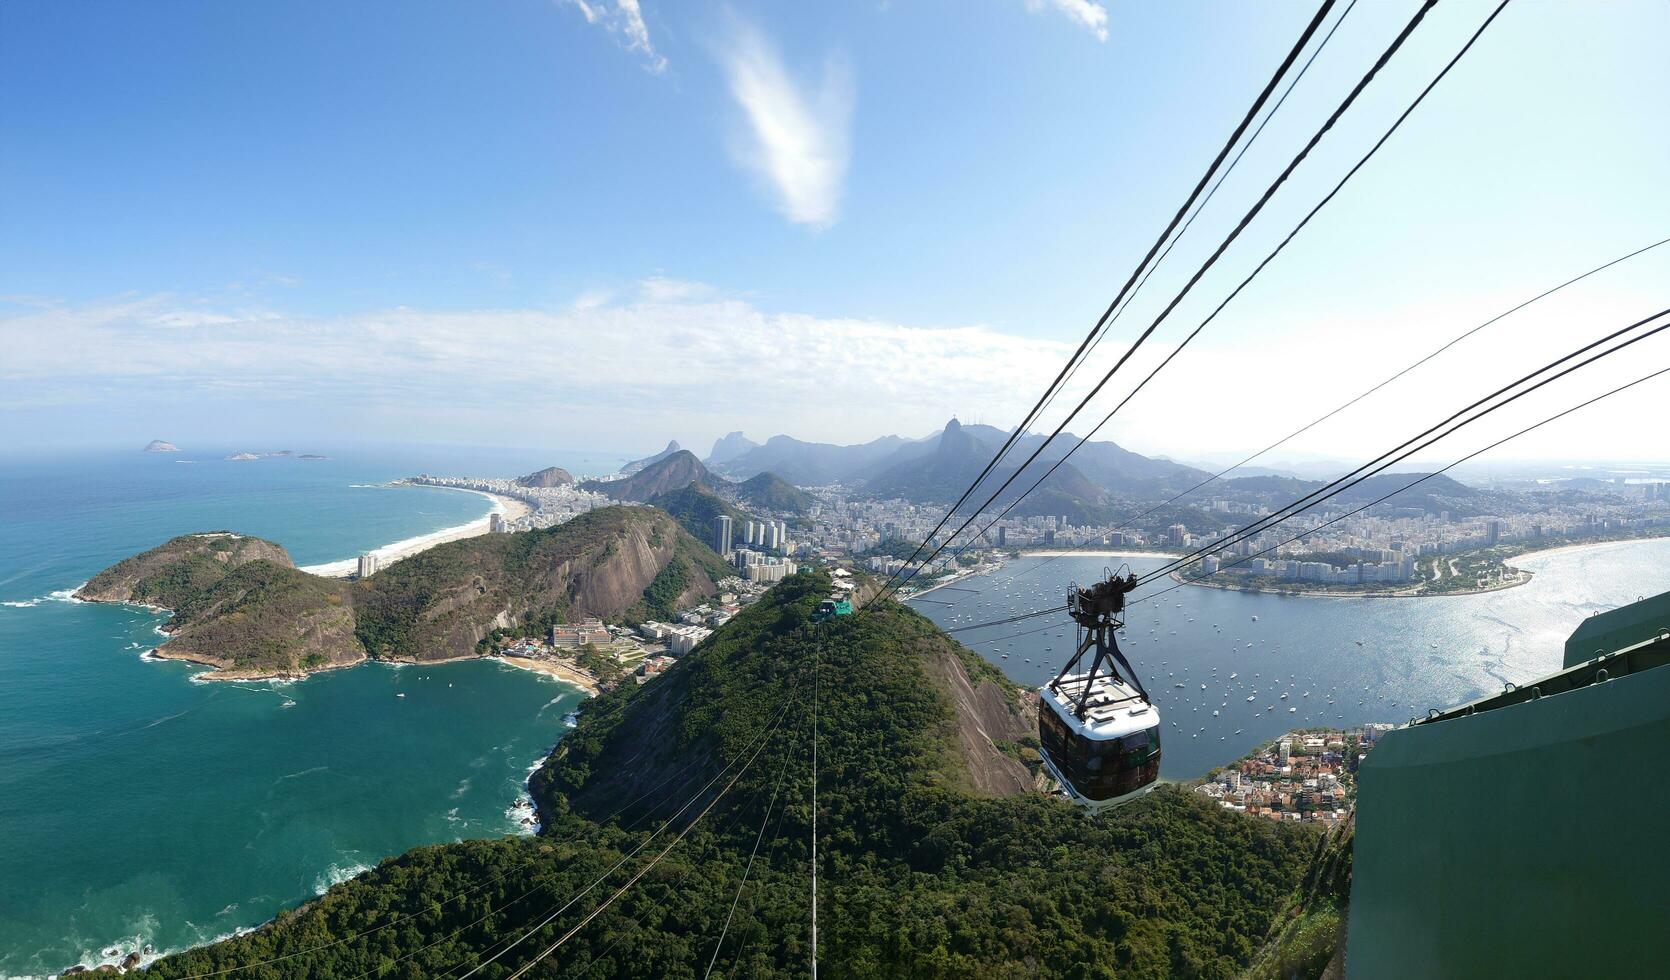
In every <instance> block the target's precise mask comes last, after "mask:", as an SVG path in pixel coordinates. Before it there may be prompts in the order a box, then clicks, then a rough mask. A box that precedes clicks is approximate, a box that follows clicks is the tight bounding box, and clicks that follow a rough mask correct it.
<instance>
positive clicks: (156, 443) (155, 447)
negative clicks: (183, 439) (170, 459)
mask: <svg viewBox="0 0 1670 980" xmlns="http://www.w3.org/2000/svg"><path fill="white" fill-rule="evenodd" d="M145 451H146V452H148V453H177V452H179V451H180V447H179V446H176V445H174V444H173V443H171V442H166V441H164V440H162V439H152V440H151V441H150V442H148V443H146V444H145Z"/></svg>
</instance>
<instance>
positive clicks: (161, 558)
mask: <svg viewBox="0 0 1670 980" xmlns="http://www.w3.org/2000/svg"><path fill="white" fill-rule="evenodd" d="M251 561H266V562H269V563H271V564H274V565H281V566H284V567H286V568H294V567H295V562H293V561H291V560H290V553H289V552H287V551H285V550H284V548H283V547H282V546H280V545H277V544H274V543H273V542H271V541H265V540H263V539H261V538H252V537H249V536H247V535H242V534H233V533H232V532H230V531H205V532H203V533H201V534H182V535H180V536H179V537H177V538H172V539H170V540H168V541H166V542H164V543H163V544H160V545H158V546H157V547H155V548H152V549H151V550H149V551H146V552H142V553H140V554H137V555H134V556H133V557H132V558H125V559H123V560H122V561H119V562H117V563H116V564H114V565H112V566H110V567H109V568H107V569H105V570H104V571H102V572H100V573H98V574H97V575H95V576H93V577H92V578H91V579H90V580H88V582H87V584H86V585H83V586H82V587H81V588H80V589H78V590H76V593H75V594H76V598H78V599H85V600H87V601H88V602H135V603H140V604H142V605H148V606H161V607H163V608H165V609H175V610H177V609H180V608H181V607H182V606H185V605H188V604H190V603H193V602H196V601H198V600H200V599H201V598H202V597H203V595H204V593H206V592H207V591H208V590H209V589H211V588H213V587H214V586H215V585H216V584H217V583H218V582H220V580H221V579H223V578H225V577H226V574H227V573H228V572H230V571H231V570H232V569H234V568H237V567H238V566H239V565H242V564H244V563H245V562H251Z"/></svg>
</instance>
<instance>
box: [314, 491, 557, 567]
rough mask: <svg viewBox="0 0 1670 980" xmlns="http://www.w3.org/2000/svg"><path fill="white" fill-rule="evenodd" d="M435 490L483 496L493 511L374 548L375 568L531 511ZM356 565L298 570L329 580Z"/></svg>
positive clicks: (351, 561)
mask: <svg viewBox="0 0 1670 980" xmlns="http://www.w3.org/2000/svg"><path fill="white" fill-rule="evenodd" d="M437 489H442V490H457V491H458V492H460V493H473V494H475V495H477V496H480V497H486V498H487V499H488V500H490V501H492V502H493V509H492V510H490V511H488V512H487V513H486V514H483V515H482V516H481V517H479V518H477V519H476V520H473V521H471V522H469V523H468V524H459V525H457V526H456V527H446V528H442V529H440V530H439V531H431V532H430V533H428V534H420V535H418V536H416V537H412V538H406V539H405V540H403V541H396V542H394V543H393V544H386V545H383V546H382V547H381V548H376V549H374V550H372V551H371V552H370V553H371V554H372V555H375V556H376V558H377V567H379V568H387V567H388V566H389V565H391V564H393V563H395V562H397V561H399V560H401V559H402V558H410V557H412V556H413V555H415V554H418V553H419V552H423V551H428V550H429V549H430V548H433V547H435V546H436V545H438V544H445V543H446V542H448V541H458V540H462V539H463V538H473V537H475V536H476V535H478V534H486V533H487V532H488V530H489V528H490V527H491V522H492V519H493V515H494V514H502V515H504V518H505V520H507V521H514V520H516V519H517V518H519V517H525V516H527V515H528V514H529V513H530V512H531V511H532V510H533V508H531V507H529V506H528V505H527V504H525V503H523V502H522V501H520V500H517V499H516V498H515V497H504V496H500V495H499V494H496V493H487V492H486V491H483V490H466V489H464V488H463V487H439V488H437ZM358 563H359V557H358V556H355V557H353V558H343V559H341V560H338V561H327V562H321V563H320V564H317V565H305V566H303V567H302V571H304V572H309V573H312V574H314V575H324V576H326V577H329V578H347V577H348V576H350V575H352V574H354V571H355V569H356V568H357V567H358Z"/></svg>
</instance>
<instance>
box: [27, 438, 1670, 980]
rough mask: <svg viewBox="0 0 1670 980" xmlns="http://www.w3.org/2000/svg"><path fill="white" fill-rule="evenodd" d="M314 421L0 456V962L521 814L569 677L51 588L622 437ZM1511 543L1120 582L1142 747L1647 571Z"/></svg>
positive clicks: (1448, 646) (172, 917) (201, 935)
mask: <svg viewBox="0 0 1670 980" xmlns="http://www.w3.org/2000/svg"><path fill="white" fill-rule="evenodd" d="M300 448H303V449H313V448H314V447H300ZM324 451H325V452H327V453H328V454H329V455H330V456H331V457H332V458H331V459H329V460H324V461H316V462H305V461H301V460H295V459H263V460H259V461H255V462H230V461H225V460H223V459H222V457H223V456H224V455H226V454H227V452H228V450H226V449H220V450H215V451H212V452H210V451H204V452H200V453H190V452H188V453H185V454H182V458H187V459H194V460H196V462H193V463H190V464H185V463H178V462H175V461H174V459H175V457H169V456H147V455H145V454H142V453H137V452H119V453H106V454H96V455H82V456H62V457H57V458H48V459H30V460H20V459H15V458H10V459H8V458H0V977H7V976H39V975H45V974H49V973H55V972H57V971H59V970H62V969H64V968H65V967H67V966H70V965H72V964H75V963H83V964H87V965H92V964H95V963H98V962H101V961H108V959H109V958H108V957H105V956H103V955H102V954H103V952H104V951H105V950H107V949H117V950H119V951H120V952H122V953H125V952H127V951H128V950H130V949H133V948H136V947H141V946H145V945H150V946H152V947H153V948H155V949H156V950H159V951H161V950H172V949H179V948H182V947H185V946H189V945H194V944H197V943H201V942H206V941H208V940H211V939H214V938H216V937H219V936H224V935H227V934H229V933H231V932H234V931H236V930H240V929H247V928H251V927H253V926H255V925H258V924H259V923H261V922H264V921H266V920H267V919H269V918H271V917H272V915H273V914H274V913H275V912H277V911H278V910H279V909H282V908H285V907H290V906H294V905H295V904H297V903H299V902H301V901H304V900H305V899H307V898H309V897H311V896H312V895H314V894H316V893H318V892H320V891H322V890H323V889H324V888H325V887H327V886H328V885H329V884H331V883H332V882H334V881H338V880H341V879H342V878H345V877H347V876H349V875H351V874H353V873H354V872H355V871H357V870H359V869H361V868H365V867H369V866H371V865H374V864H375V863H376V862H377V861H378V860H380V859H382V858H384V857H387V856H391V855H394V854H398V853H400V852H402V851H404V850H406V849H409V848H411V847H413V846H417V845H420V844H426V843H434V842H440V841H450V840H455V839H459V838H464V837H492V836H498V835H501V834H507V833H515V832H518V831H519V830H521V828H520V824H519V819H520V817H519V815H518V814H515V813H513V812H511V807H512V804H513V803H514V802H515V800H516V799H517V797H518V796H519V794H520V793H521V792H522V786H523V781H524V779H525V777H526V775H527V773H528V770H529V768H530V767H531V766H533V765H534V764H535V763H536V762H537V761H538V760H539V759H540V758H541V757H542V756H543V755H544V753H545V752H546V751H547V750H548V749H549V748H550V747H551V745H552V744H553V743H554V742H555V741H556V740H557V739H559V738H560V737H561V735H562V733H563V731H564V730H565V729H564V726H563V721H562V719H563V717H564V715H566V714H567V713H568V712H569V711H571V710H573V707H574V706H575V705H576V704H577V703H578V695H577V694H576V693H575V692H574V691H573V689H571V688H568V687H566V686H564V685H561V684H559V683H557V682H555V681H553V680H551V679H550V678H546V677H543V676H541V675H537V674H532V673H528V672H524V671H518V670H515V669H514V668H510V667H505V666H502V665H500V664H497V663H494V662H490V661H474V662H467V663H454V664H442V665H436V666H432V667H419V666H405V667H393V666H387V665H380V664H366V665H362V666H359V667H354V668H351V669H347V670H340V671H332V672H328V673H325V674H319V675H315V676H313V677H311V678H308V679H307V680H304V681H300V682H297V683H293V684H261V683H235V684H233V683H198V682H193V681H192V680H191V677H192V675H193V674H195V673H197V672H198V671H199V669H200V668H196V667H193V666H191V665H189V664H182V663H177V662H165V661H147V660H142V659H141V653H142V652H143V651H144V650H145V649H147V648H149V647H151V646H154V645H155V644H156V643H157V641H158V640H160V639H161V638H160V637H159V636H158V635H157V634H156V632H155V628H156V626H157V625H159V624H160V623H161V622H162V619H161V617H159V616H156V615H153V614H151V613H149V612H146V611H145V610H141V609H131V608H126V607H119V606H108V605H92V604H86V603H73V602H69V601H66V600H65V599H64V598H63V596H64V595H66V594H67V592H68V591H69V590H72V589H74V588H75V587H76V586H78V585H79V584H80V583H82V582H84V581H86V579H87V578H88V577H90V576H91V575H92V574H93V573H95V572H97V571H98V570H99V569H101V568H103V567H105V566H107V565H109V564H111V563H113V562H115V561H117V560H119V559H121V558H123V557H125V556H127V555H129V554H132V553H134V552H136V551H140V550H143V549H145V548H148V547H151V546H153V545H155V544H158V543H160V542H161V541H163V540H166V539H167V538H168V537H171V536H173V535H175V534H180V533H185V532H188V531H198V530H214V529H222V528H224V529H230V530H236V531H241V532H245V533H250V534H258V535H261V536H263V537H268V538H271V539H273V540H276V541H279V542H281V543H283V544H284V545H285V546H286V547H287V548H288V549H289V550H290V552H291V555H292V557H293V558H294V559H295V560H296V562H297V563H298V564H302V565H307V564H315V563H321V562H327V561H333V560H338V559H343V558H348V557H351V556H353V555H355V554H358V553H359V552H361V551H364V550H367V549H370V548H373V547H376V546H379V545H383V544H387V543H390V542H393V541H397V540H401V539H404V538H408V537H412V536H414V535H418V534H423V533H427V532H430V531H435V530H439V529H441V528H446V527H453V526H456V525H459V524H463V523H467V522H469V521H471V520H473V519H476V518H479V517H480V516H481V515H482V514H484V513H485V512H486V511H487V508H488V504H487V501H486V500H485V499H483V498H481V497H479V496H476V495H472V494H467V493H460V492H456V491H447V490H439V489H428V488H395V489H391V488H387V487H383V486H381V484H383V483H385V482H386V481H388V480H390V479H393V478H396V477H399V476H403V475H409V474H412V473H415V472H425V471H426V472H431V473H452V474H461V473H470V474H483V475H507V474H514V473H521V472H527V471H530V470H532V469H536V468H538V467H541V466H548V465H560V466H564V467H565V468H568V469H569V470H571V471H573V472H591V473H603V472H608V471H611V470H613V469H614V468H616V467H617V466H618V465H619V464H620V463H621V462H623V460H622V459H620V458H615V457H593V458H589V459H588V458H584V457H581V456H579V455H578V454H562V453H557V454H552V453H538V452H533V453H523V452H509V451H506V452H489V451H481V450H461V449H456V448H452V449H448V448H436V449H432V450H413V449H400V450H392V449H358V450H354V449H348V450H337V451H331V450H328V449H327V450H324ZM1120 561H1121V559H1107V558H1074V559H1062V560H1059V561H1056V562H1053V563H1051V564H1050V565H1049V566H1047V567H1046V568H1044V569H1043V570H1041V571H1040V572H1038V573H1037V574H1031V573H1030V572H1029V570H1030V569H1031V568H1034V567H1036V566H1037V565H1038V562H1039V559H1022V560H1019V561H1016V562H1011V563H1009V564H1008V565H1007V566H1005V567H1004V568H1003V569H1002V570H1000V571H998V572H996V573H993V574H991V575H986V576H979V577H976V578H973V579H970V580H967V581H965V582H963V583H960V584H959V590H956V591H954V590H942V591H939V592H935V593H933V594H931V595H929V596H927V597H926V598H925V599H923V600H921V601H919V602H918V603H917V608H918V609H920V610H921V611H922V612H924V613H925V614H927V615H929V616H930V617H931V618H933V619H935V620H936V621H938V622H940V623H942V624H943V625H946V626H958V625H964V624H967V623H970V622H977V621H980V620H984V619H990V618H997V617H1000V616H1005V615H1013V614H1015V613H1018V612H1024V611H1028V610H1031V609H1037V608H1040V607H1041V606H1043V605H1047V604H1049V603H1050V602H1052V601H1058V600H1059V598H1060V594H1061V590H1062V589H1063V588H1064V587H1065V583H1066V582H1067V581H1069V580H1074V579H1076V580H1078V581H1081V582H1083V581H1089V580H1091V579H1093V578H1095V577H1097V576H1098V575H1100V574H1101V572H1102V570H1103V567H1104V566H1106V565H1110V564H1111V565H1118V564H1119V563H1120ZM1130 561H1131V565H1132V566H1133V567H1135V568H1136V569H1137V570H1138V571H1141V570H1143V569H1145V568H1148V567H1152V565H1154V564H1155V563H1156V562H1155V560H1154V559H1152V558H1139V559H1131V560H1130ZM1522 563H1523V564H1524V565H1526V566H1527V567H1529V568H1532V569H1533V570H1535V571H1536V572H1537V573H1538V574H1537V576H1536V578H1535V579H1534V580H1533V581H1532V583H1531V584H1529V585H1526V586H1523V587H1520V588H1516V589H1510V590H1507V591H1504V592H1497V593H1490V594H1486V595H1478V596H1465V597H1454V598H1435V599H1417V600H1406V599H1323V598H1302V597H1299V598H1295V597H1281V596H1268V595H1255V594H1244V593H1234V592H1223V591H1218V590H1209V589H1200V588H1184V589H1178V590H1175V591H1173V592H1170V593H1167V594H1166V596H1165V598H1164V599H1163V600H1161V601H1157V602H1154V603H1150V604H1146V605H1138V606H1136V607H1134V608H1133V610H1132V615H1131V616H1130V617H1129V627H1128V629H1127V631H1126V649H1127V651H1128V653H1129V654H1130V655H1131V656H1132V659H1133V660H1134V661H1136V663H1137V665H1138V668H1139V669H1140V670H1141V671H1142V675H1143V678H1144V680H1145V681H1146V683H1147V685H1148V688H1149V690H1150V692H1151V693H1152V694H1154V696H1155V700H1156V703H1158V704H1159V706H1160V708H1161V710H1162V712H1163V713H1164V717H1165V720H1166V725H1165V729H1164V760H1165V761H1164V769H1163V771H1164V774H1165V775H1166V776H1167V777H1170V778H1176V779H1188V778H1192V777H1195V776H1198V775H1201V774H1202V773H1204V772H1205V771H1206V770H1207V769H1209V768H1211V767H1213V766H1217V765H1221V764H1223V763H1226V762H1229V761H1232V760H1233V759H1235V758H1237V757H1239V756H1240V755H1242V754H1244V753H1245V752H1246V751H1248V750H1249V749H1251V748H1252V747H1254V746H1255V745H1256V744H1258V743H1259V742H1261V741H1265V740H1267V739H1269V738H1272V737H1274V736H1276V735H1279V734H1281V733H1282V732H1284V731H1286V730H1288V729H1290V728H1292V727H1296V726H1301V725H1304V726H1311V725H1321V724H1360V723H1362V722H1365V721H1403V720H1406V719H1408V718H1409V717H1410V716H1411V715H1413V714H1416V713H1418V712H1419V711H1421V710H1423V709H1424V708H1426V707H1428V706H1438V705H1445V704H1451V703H1455V702H1458V701H1461V700H1465V699H1467V698H1470V697H1473V696H1476V695H1478V694H1482V693H1485V692H1487V691H1493V690H1498V689H1500V687H1501V685H1502V684H1503V683H1504V682H1506V681H1515V682H1523V681H1526V680H1530V679H1532V678H1534V677H1536V676H1539V675H1541V674H1543V673H1547V672H1549V671H1551V670H1553V669H1556V668H1557V667H1558V665H1559V662H1560V655H1561V654H1560V651H1561V645H1562V644H1563V642H1564V640H1565V637H1566V636H1567V634H1569V632H1570V631H1571V629H1573V628H1575V626H1576V625H1577V623H1578V622H1579V621H1580V620H1581V619H1582V618H1583V617H1584V616H1587V615H1589V614H1590V613H1591V612H1593V611H1595V610H1597V609H1607V608H1612V607H1614V606H1616V605H1620V604H1622V603H1625V602H1628V601H1630V600H1632V599H1634V598H1635V596H1636V595H1637V594H1643V593H1645V594H1651V593H1654V592H1657V591H1662V590H1664V589H1670V542H1667V541H1654V542H1641V543H1629V544H1617V545H1603V546H1598V547H1594V548H1586V549H1577V550H1571V551H1563V552H1557V553H1551V554H1546V555H1540V556H1532V557H1528V558H1525V559H1523V560H1522ZM1254 617H1257V618H1256V620H1255V619H1254ZM958 638H959V639H962V640H963V641H964V642H966V643H968V644H969V645H970V646H971V647H972V648H974V649H976V650H978V651H980V652H981V653H983V654H984V655H986V656H987V657H988V658H989V659H991V660H992V661H993V662H994V663H996V664H998V665H999V666H1001V667H1002V668H1003V669H1004V670H1005V671H1007V672H1008V673H1009V674H1010V676H1012V677H1014V678H1015V679H1016V680H1018V681H1021V682H1023V683H1026V684H1031V685H1036V684H1040V683H1042V682H1044V681H1045V680H1047V679H1048V677H1049V676H1050V674H1051V673H1052V672H1053V667H1054V666H1055V665H1057V664H1059V662H1060V661H1061V660H1062V659H1063V658H1064V657H1065V656H1066V655H1067V654H1068V652H1069V647H1070V644H1071V642H1072V639H1073V635H1072V632H1071V630H1070V629H1067V628H1063V627H1059V626H1050V625H1047V624H1035V623H1033V622H1030V621H1029V622H1026V623H1020V624H1014V625H1012V626H1008V627H1000V628H995V629H991V630H987V631H985V632H982V633H962V634H959V637H958ZM1004 654H1008V656H1007V657H1005V656H1004ZM1231 674H1235V675H1236V676H1235V677H1234V678H1231V677H1230V675H1231ZM1202 684H1205V685H1207V687H1206V689H1205V690H1202V688H1201V685H1202ZM1253 692H1256V694H1254V693H1253ZM1306 692H1309V696H1308V697H1307V696H1306ZM397 693H404V694H406V697H404V698H396V697H395V696H394V695H395V694H397ZM1282 693H1286V694H1288V698H1286V699H1282V698H1281V697H1280V695H1281V694H1282ZM1249 695H1251V696H1252V697H1253V698H1254V700H1253V701H1251V702H1248V701H1247V700H1246V697H1247V696H1249ZM1330 699H1332V700H1333V702H1334V703H1333V704H1332V705H1330V704H1328V703H1327V702H1328V700H1330ZM1359 702H1361V703H1359ZM1289 707H1292V708H1294V709H1295V710H1294V711H1292V712H1289V711H1288V710H1287V709H1288V708H1289ZM1214 710H1216V711H1218V712H1219V714H1218V715H1217V716H1213V715H1212V714H1211V712H1212V711H1214Z"/></svg>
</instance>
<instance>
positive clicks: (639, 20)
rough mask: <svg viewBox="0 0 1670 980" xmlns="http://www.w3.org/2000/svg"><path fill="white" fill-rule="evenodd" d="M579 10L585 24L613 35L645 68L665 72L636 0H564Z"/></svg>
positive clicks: (664, 66)
mask: <svg viewBox="0 0 1670 980" xmlns="http://www.w3.org/2000/svg"><path fill="white" fill-rule="evenodd" d="M563 2H565V3H568V4H570V5H572V6H573V7H575V8H576V9H578V10H579V11H580V14H581V16H583V17H585V18H586V23H588V24H594V25H596V26H599V27H601V28H603V29H604V30H605V31H608V32H609V33H610V34H612V35H614V36H615V37H616V38H617V39H618V40H619V41H620V43H621V45H622V46H623V47H625V48H626V50H628V51H637V52H639V53H641V54H642V55H643V56H644V60H645V64H646V67H648V68H649V70H650V71H652V72H655V73H657V74H659V73H661V72H663V71H666V70H667V59H666V58H663V57H661V56H660V55H659V54H657V53H656V51H655V46H654V45H653V44H651V43H650V40H649V28H648V27H646V26H645V25H644V12H643V10H642V8H640V7H639V6H638V0H613V3H612V4H611V3H610V0H563Z"/></svg>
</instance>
